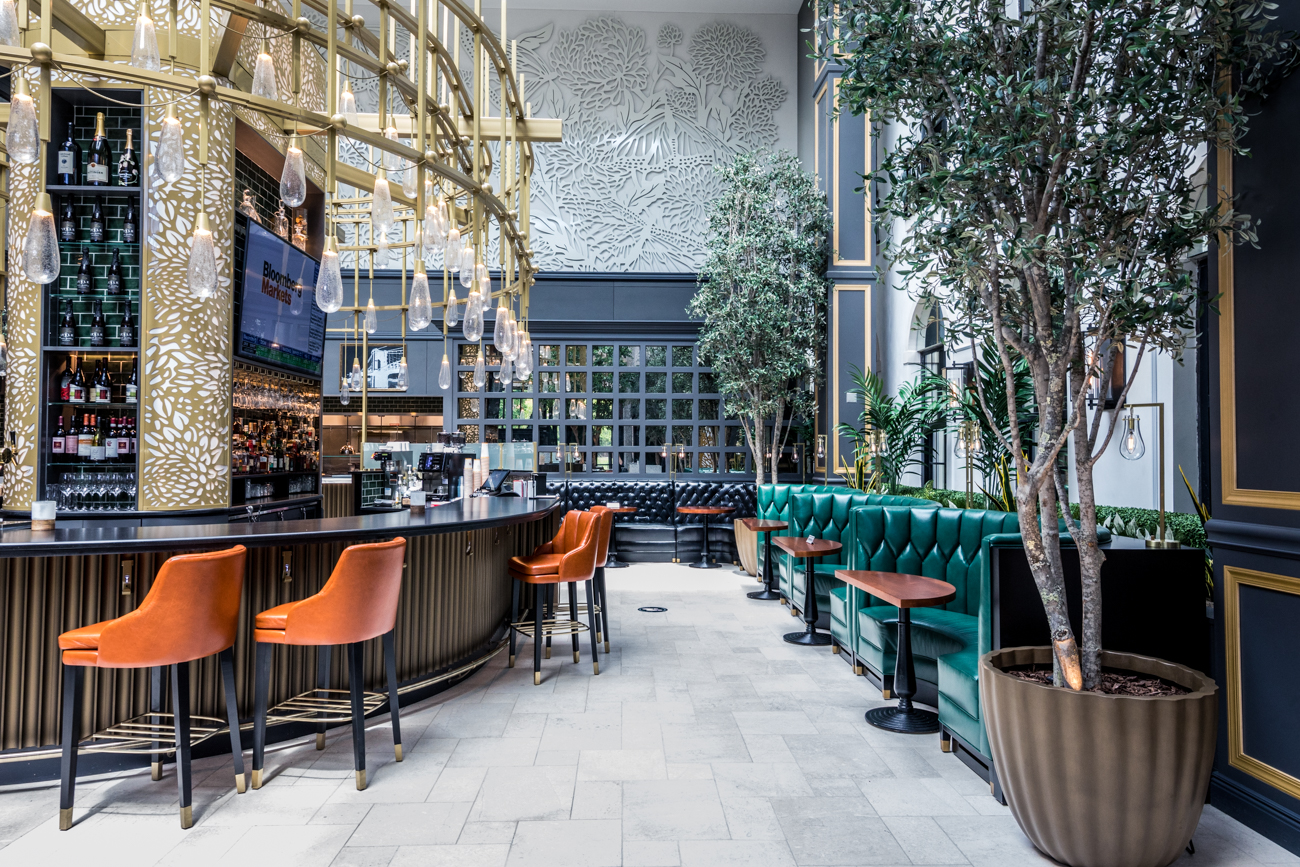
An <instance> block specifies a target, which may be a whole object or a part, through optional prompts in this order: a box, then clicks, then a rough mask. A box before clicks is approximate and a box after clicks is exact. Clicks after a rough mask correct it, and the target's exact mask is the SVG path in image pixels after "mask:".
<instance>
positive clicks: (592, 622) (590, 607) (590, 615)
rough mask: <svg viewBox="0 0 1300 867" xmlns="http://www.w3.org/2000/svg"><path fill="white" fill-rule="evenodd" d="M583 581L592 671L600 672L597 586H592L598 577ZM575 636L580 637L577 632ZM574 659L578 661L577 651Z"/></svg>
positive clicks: (575, 638)
mask: <svg viewBox="0 0 1300 867" xmlns="http://www.w3.org/2000/svg"><path fill="white" fill-rule="evenodd" d="M582 583H583V584H586V585H587V624H588V626H589V627H590V628H589V629H588V630H587V631H588V632H589V633H591V673H592V674H600V658H599V657H598V656H597V655H596V622H597V615H596V588H595V587H593V586H592V585H593V584H595V583H596V579H595V578H592V580H590V581H583V582H582ZM569 586H570V587H572V586H573V585H572V584H570V585H569ZM573 638H574V640H575V641H576V640H577V639H578V635H577V633H574V635H573ZM574 661H575V662H576V661H577V654H576V653H575V654H574Z"/></svg>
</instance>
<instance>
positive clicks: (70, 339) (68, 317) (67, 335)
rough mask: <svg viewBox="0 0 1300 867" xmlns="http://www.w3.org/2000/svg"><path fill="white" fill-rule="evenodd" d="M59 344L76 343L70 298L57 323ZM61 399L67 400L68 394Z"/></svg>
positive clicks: (75, 325)
mask: <svg viewBox="0 0 1300 867" xmlns="http://www.w3.org/2000/svg"><path fill="white" fill-rule="evenodd" d="M59 345H60V346H76V345H77V318H76V317H75V316H73V315H72V299H71V298H69V299H67V301H66V306H65V307H64V308H63V320H62V321H61V322H60V323H59ZM64 391H66V389H64ZM63 399H64V400H67V399H68V396H67V395H66V394H64V396H63Z"/></svg>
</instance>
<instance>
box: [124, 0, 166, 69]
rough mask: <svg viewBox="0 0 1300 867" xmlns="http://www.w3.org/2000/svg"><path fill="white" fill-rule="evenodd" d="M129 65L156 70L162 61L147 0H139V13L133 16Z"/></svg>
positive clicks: (159, 67) (160, 66)
mask: <svg viewBox="0 0 1300 867" xmlns="http://www.w3.org/2000/svg"><path fill="white" fill-rule="evenodd" d="M131 65H132V66H134V67H135V68H136V69H147V70H149V71H150V72H158V71H159V70H161V69H162V61H161V60H160V58H159V56H158V34H157V33H155V32H154V28H153V19H152V18H150V17H149V5H148V0H141V2H140V14H139V15H137V16H136V18H135V38H134V39H132V40H131Z"/></svg>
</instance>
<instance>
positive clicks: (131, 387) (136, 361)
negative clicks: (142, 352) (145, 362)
mask: <svg viewBox="0 0 1300 867" xmlns="http://www.w3.org/2000/svg"><path fill="white" fill-rule="evenodd" d="M139 399H140V356H138V355H137V356H136V357H135V358H133V359H131V378H130V379H128V380H127V381H126V396H125V397H124V398H123V400H125V401H126V402H127V403H135V402H136V401H138V400H139Z"/></svg>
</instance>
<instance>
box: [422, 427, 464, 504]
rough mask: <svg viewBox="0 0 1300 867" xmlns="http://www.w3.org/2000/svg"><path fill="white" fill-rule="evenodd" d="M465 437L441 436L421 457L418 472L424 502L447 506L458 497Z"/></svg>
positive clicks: (457, 434)
mask: <svg viewBox="0 0 1300 867" xmlns="http://www.w3.org/2000/svg"><path fill="white" fill-rule="evenodd" d="M464 445H465V435H464V434H461V433H448V432H443V433H439V434H438V441H437V442H436V443H433V444H432V445H431V446H430V448H429V451H427V452H424V453H423V454H421V455H420V461H419V464H418V466H417V469H418V470H419V472H420V479H421V480H422V481H423V485H422V487H423V489H424V496H425V499H426V500H432V501H435V502H446V501H447V500H454V499H455V498H456V497H457V496H459V495H460V493H461V491H460V488H461V485H462V483H463V478H464V475H465V453H464V451H463V446H464Z"/></svg>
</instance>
